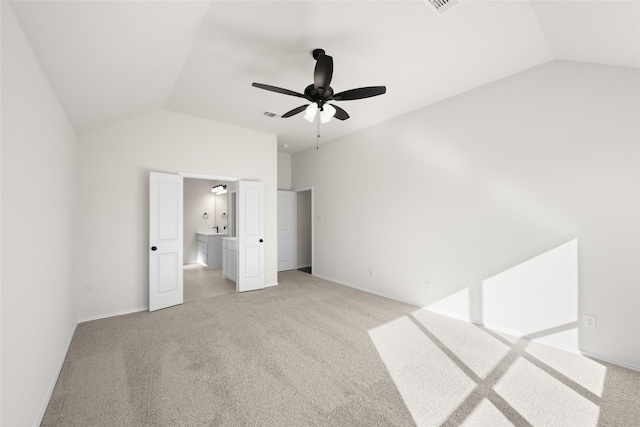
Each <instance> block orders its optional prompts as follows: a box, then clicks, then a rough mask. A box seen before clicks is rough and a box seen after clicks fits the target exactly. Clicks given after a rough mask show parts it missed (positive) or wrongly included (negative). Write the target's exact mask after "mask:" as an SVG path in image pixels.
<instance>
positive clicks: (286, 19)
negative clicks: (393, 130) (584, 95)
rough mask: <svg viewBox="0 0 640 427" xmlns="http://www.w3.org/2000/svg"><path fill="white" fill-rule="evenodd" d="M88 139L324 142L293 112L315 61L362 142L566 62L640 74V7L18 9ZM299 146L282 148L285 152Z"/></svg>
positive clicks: (345, 130) (203, 4) (113, 4)
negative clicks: (329, 66) (160, 121)
mask: <svg viewBox="0 0 640 427" xmlns="http://www.w3.org/2000/svg"><path fill="white" fill-rule="evenodd" d="M11 5H12V8H13V10H14V12H15V14H16V16H17V18H18V21H19V22H20V24H21V26H22V28H23V30H24V32H25V34H26V36H27V38H28V40H29V42H30V44H31V46H32V48H33V51H34V52H35V55H36V57H37V59H38V60H39V62H40V64H41V66H42V69H43V70H44V73H45V75H46V76H47V78H48V79H49V81H50V83H51V86H52V88H53V90H54V91H55V93H56V94H57V96H58V98H59V100H60V103H61V104H62V106H63V108H64V109H65V111H66V112H67V115H68V117H69V119H70V121H71V123H72V125H73V126H74V128H75V129H76V132H77V133H78V134H83V133H86V132H90V131H93V130H96V129H99V128H101V127H104V126H108V125H111V124H114V123H116V122H118V121H122V120H127V119H131V118H133V117H136V116H137V115H140V114H144V113H146V112H149V111H153V110H158V109H166V110H171V111H175V112H178V113H183V114H189V115H193V116H197V117H202V118H206V119H211V120H216V121H221V122H226V123H230V124H234V125H238V126H243V127H247V128H251V129H256V130H260V131H265V132H270V133H274V134H277V135H278V143H279V145H280V146H281V148H280V151H284V152H289V153H292V152H296V151H299V150H302V149H305V148H307V147H310V146H313V145H315V144H316V125H315V124H311V123H309V122H307V121H305V120H303V118H302V115H297V116H294V117H291V118H287V119H283V118H270V117H267V116H265V115H263V114H262V113H263V112H264V111H271V112H275V113H277V114H283V113H285V112H286V111H288V110H291V109H292V108H294V107H297V106H299V105H301V104H304V103H305V102H304V100H302V99H300V98H295V97H291V96H286V95H281V94H277V93H273V92H268V91H264V90H260V89H257V88H254V87H252V86H251V83H252V82H259V83H265V84H269V85H274V86H279V87H283V88H287V89H291V90H293V91H296V92H303V91H304V88H305V87H306V86H307V85H309V84H310V83H312V82H313V69H314V66H315V61H314V60H313V58H312V56H311V51H312V50H313V49H315V48H323V49H325V50H326V52H327V54H328V55H331V56H333V61H334V74H333V81H332V84H331V86H332V87H333V88H334V90H335V91H336V92H339V91H343V90H347V89H352V88H356V87H362V86H375V85H386V86H387V93H386V94H385V95H383V96H378V97H375V98H369V99H364V100H357V101H342V102H340V103H339V105H340V106H341V107H342V108H344V109H345V110H347V111H348V113H349V114H350V115H351V118H350V119H348V120H346V121H339V120H335V119H334V120H332V121H331V122H329V123H327V124H322V125H321V129H320V133H321V135H322V137H321V142H326V141H330V140H332V139H335V138H337V137H340V136H343V135H346V134H349V133H352V132H355V131H357V130H360V129H362V128H365V127H368V126H371V125H373V124H376V123H379V122H382V121H385V120H388V119H390V118H393V117H396V116H399V115H401V114H404V113H407V112H409V111H412V110H415V109H418V108H420V107H423V106H426V105H429V104H432V103H434V102H437V101H440V100H442V99H445V98H448V97H451V96H454V95H456V94H459V93H462V92H465V91H467V90H470V89H473V88H476V87H479V86H482V85H485V84H487V83H489V82H492V81H495V80H497V79H501V78H503V77H506V76H509V75H511V74H514V73H517V72H519V71H523V70H526V69H528V68H531V67H534V66H536V65H539V64H542V63H545V62H547V61H551V60H554V59H562V60H574V61H585V62H595V63H601V64H609V65H616V66H625V67H636V68H640V2H639V1H637V0H633V1H604V0H603V1H518V0H514V1H475V0H474V1H464V0H459V3H458V4H457V5H456V6H454V7H453V8H452V9H451V10H450V11H448V12H447V13H446V14H444V15H442V16H437V15H436V13H434V12H433V11H432V10H431V8H430V7H428V6H427V5H426V4H425V2H423V1H422V0H414V1H352V2H348V1H278V2H276V1H183V0H180V1H153V0H151V1H55V0H54V1H42V2H39V1H13V2H11ZM285 144H286V145H287V146H288V147H287V148H282V146H283V145H285Z"/></svg>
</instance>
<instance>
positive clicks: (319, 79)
mask: <svg viewBox="0 0 640 427" xmlns="http://www.w3.org/2000/svg"><path fill="white" fill-rule="evenodd" d="M317 61H318V62H316V69H315V71H314V72H313V86H314V87H315V88H316V89H318V88H323V89H326V88H328V87H329V85H330V84H331V77H333V58H332V57H330V56H329V55H324V54H323V55H319V56H318V59H317Z"/></svg>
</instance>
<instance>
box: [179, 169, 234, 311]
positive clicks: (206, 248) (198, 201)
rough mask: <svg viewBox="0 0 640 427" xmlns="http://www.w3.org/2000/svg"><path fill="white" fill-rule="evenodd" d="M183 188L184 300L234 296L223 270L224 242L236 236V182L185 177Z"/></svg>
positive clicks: (232, 286) (232, 285) (231, 285)
mask: <svg viewBox="0 0 640 427" xmlns="http://www.w3.org/2000/svg"><path fill="white" fill-rule="evenodd" d="M183 189H184V191H183V236H184V237H183V254H184V258H183V266H182V272H183V273H182V274H183V301H184V302H190V301H198V300H201V299H204V298H212V297H216V296H221V295H227V294H232V293H235V291H236V283H235V282H234V281H232V280H230V279H228V278H227V277H225V276H224V275H223V271H222V245H223V240H222V239H223V238H227V237H235V221H234V220H235V215H234V213H235V209H234V202H235V197H232V196H235V190H236V183H235V182H233V181H224V180H220V179H207V178H188V177H185V178H184V183H183Z"/></svg>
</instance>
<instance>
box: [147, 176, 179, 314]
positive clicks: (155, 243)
mask: <svg viewBox="0 0 640 427" xmlns="http://www.w3.org/2000/svg"><path fill="white" fill-rule="evenodd" d="M182 184H183V180H182V176H180V175H172V174H166V173H156V172H150V173H149V311H154V310H159V309H161V308H165V307H170V306H173V305H178V304H182V300H183V295H182V257H183V253H182V200H183V199H182Z"/></svg>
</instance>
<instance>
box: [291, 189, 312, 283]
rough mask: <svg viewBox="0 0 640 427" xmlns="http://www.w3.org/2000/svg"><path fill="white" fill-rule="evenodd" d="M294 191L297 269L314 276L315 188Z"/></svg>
mask: <svg viewBox="0 0 640 427" xmlns="http://www.w3.org/2000/svg"><path fill="white" fill-rule="evenodd" d="M294 191H295V192H296V196H297V200H296V206H297V209H296V223H297V263H298V265H297V269H298V270H300V271H303V272H305V273H309V274H313V271H314V270H313V265H314V249H313V246H314V245H313V241H314V226H313V216H314V214H313V187H305V188H300V189H296V190H294Z"/></svg>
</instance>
